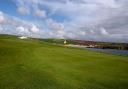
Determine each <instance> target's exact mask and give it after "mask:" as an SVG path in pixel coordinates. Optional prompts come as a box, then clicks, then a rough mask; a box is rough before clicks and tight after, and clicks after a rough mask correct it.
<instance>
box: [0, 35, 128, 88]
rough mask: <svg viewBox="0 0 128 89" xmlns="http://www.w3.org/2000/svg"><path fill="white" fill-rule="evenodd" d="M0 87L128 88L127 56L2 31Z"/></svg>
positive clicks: (0, 38) (0, 41)
mask: <svg viewBox="0 0 128 89" xmlns="http://www.w3.org/2000/svg"><path fill="white" fill-rule="evenodd" d="M0 89H128V57H124V56H117V55H110V54H105V53H97V52H92V51H88V50H81V49H74V48H65V47H60V46H55V45H51V44H49V43H47V42H43V41H40V40H36V39H26V40H21V39H18V38H17V37H15V36H6V35H1V36H0Z"/></svg>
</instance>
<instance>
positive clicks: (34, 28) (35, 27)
mask: <svg viewBox="0 0 128 89" xmlns="http://www.w3.org/2000/svg"><path fill="white" fill-rule="evenodd" d="M30 31H31V32H33V33H38V32H39V31H40V30H39V28H37V26H35V25H32V28H31V29H30Z"/></svg>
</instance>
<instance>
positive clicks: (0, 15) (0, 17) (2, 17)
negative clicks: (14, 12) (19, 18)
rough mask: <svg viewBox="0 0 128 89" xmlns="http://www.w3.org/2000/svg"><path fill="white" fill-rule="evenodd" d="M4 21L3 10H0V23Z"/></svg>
mask: <svg viewBox="0 0 128 89" xmlns="http://www.w3.org/2000/svg"><path fill="white" fill-rule="evenodd" d="M2 22H4V16H3V12H1V11H0V23H2Z"/></svg>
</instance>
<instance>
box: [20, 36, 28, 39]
mask: <svg viewBox="0 0 128 89" xmlns="http://www.w3.org/2000/svg"><path fill="white" fill-rule="evenodd" d="M18 38H19V39H27V38H28V37H25V36H21V37H18Z"/></svg>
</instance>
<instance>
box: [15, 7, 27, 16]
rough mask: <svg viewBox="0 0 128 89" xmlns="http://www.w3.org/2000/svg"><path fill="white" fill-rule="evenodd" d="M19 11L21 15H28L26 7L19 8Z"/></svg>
mask: <svg viewBox="0 0 128 89" xmlns="http://www.w3.org/2000/svg"><path fill="white" fill-rule="evenodd" d="M17 11H18V13H19V14H21V15H26V14H27V13H28V11H27V8H25V7H18V8H17Z"/></svg>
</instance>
